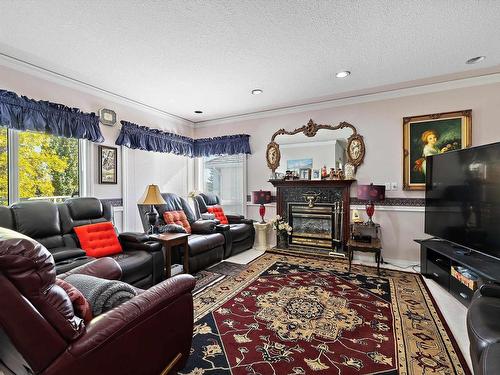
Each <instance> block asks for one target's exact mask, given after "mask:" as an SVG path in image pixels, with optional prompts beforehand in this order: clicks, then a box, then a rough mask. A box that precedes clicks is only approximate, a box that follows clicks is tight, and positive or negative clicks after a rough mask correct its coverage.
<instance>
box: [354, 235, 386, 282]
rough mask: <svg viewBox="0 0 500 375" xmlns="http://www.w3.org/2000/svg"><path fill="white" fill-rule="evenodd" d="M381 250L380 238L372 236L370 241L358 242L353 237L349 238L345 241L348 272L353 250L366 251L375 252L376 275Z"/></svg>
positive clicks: (378, 270) (378, 271) (378, 273)
mask: <svg viewBox="0 0 500 375" xmlns="http://www.w3.org/2000/svg"><path fill="white" fill-rule="evenodd" d="M381 250H382V244H381V242H380V238H372V241H371V242H359V241H355V240H353V239H349V241H348V242H347V256H348V257H349V272H351V264H352V258H353V256H354V251H362V252H365V253H366V252H368V253H375V261H376V262H377V275H380V258H381V257H382V256H381Z"/></svg>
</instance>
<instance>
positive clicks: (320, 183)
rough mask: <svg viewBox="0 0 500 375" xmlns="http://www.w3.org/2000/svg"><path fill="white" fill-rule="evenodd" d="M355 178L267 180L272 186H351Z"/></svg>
mask: <svg viewBox="0 0 500 375" xmlns="http://www.w3.org/2000/svg"><path fill="white" fill-rule="evenodd" d="M355 181H356V180H282V179H280V180H269V182H270V183H271V184H273V186H274V187H280V186H324V187H328V186H332V187H333V186H351V184H352V183H353V182H355Z"/></svg>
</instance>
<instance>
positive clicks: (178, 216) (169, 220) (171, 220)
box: [163, 210, 191, 233]
mask: <svg viewBox="0 0 500 375" xmlns="http://www.w3.org/2000/svg"><path fill="white" fill-rule="evenodd" d="M163 221H164V222H165V224H177V225H180V226H182V227H183V228H184V229H185V230H186V233H191V225H190V224H189V221H188V219H187V216H186V214H185V213H184V211H183V210H179V211H165V212H164V213H163Z"/></svg>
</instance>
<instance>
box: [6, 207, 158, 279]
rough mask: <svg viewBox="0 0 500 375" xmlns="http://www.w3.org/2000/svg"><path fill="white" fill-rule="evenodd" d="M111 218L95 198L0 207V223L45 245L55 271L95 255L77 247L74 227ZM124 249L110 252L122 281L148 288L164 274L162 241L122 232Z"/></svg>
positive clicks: (73, 266)
mask: <svg viewBox="0 0 500 375" xmlns="http://www.w3.org/2000/svg"><path fill="white" fill-rule="evenodd" d="M104 221H113V216H112V210H111V206H110V205H109V204H107V203H102V202H101V201H100V200H99V199H97V198H70V199H67V200H66V201H65V202H64V203H59V204H54V203H52V202H48V201H23V202H18V203H14V204H12V205H11V206H10V207H3V206H2V207H0V227H4V228H9V229H13V230H15V231H18V232H20V233H22V234H25V235H26V236H29V237H31V238H33V239H35V240H36V241H38V242H40V243H41V244H42V245H44V246H45V247H46V248H47V249H48V250H49V251H50V252H51V254H52V255H53V257H54V260H55V264H56V271H57V273H58V274H59V273H63V272H66V271H68V270H70V269H72V268H75V267H78V266H79V265H82V264H85V263H87V262H89V261H91V260H93V259H94V258H92V257H88V256H87V255H86V254H85V251H84V250H82V249H81V248H80V247H79V243H78V237H77V236H76V234H75V232H74V230H73V228H74V227H77V226H80V225H86V224H93V223H99V222H104ZM118 238H119V240H120V243H121V245H122V248H123V252H122V253H120V254H116V255H113V256H112V258H114V259H115V260H116V261H117V262H118V264H119V265H120V267H121V269H122V272H123V276H122V281H124V282H126V283H129V284H132V285H134V286H137V287H140V288H147V287H150V286H152V285H154V284H157V283H158V282H160V281H162V280H163V279H164V278H165V275H164V271H163V268H164V264H165V261H164V259H163V252H162V248H161V244H160V243H158V242H156V241H150V240H149V237H148V236H147V235H145V234H142V233H130V232H128V233H122V234H120V235H119V237H118Z"/></svg>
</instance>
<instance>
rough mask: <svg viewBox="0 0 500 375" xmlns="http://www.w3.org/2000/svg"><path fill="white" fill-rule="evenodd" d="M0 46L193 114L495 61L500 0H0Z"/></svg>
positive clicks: (339, 92)
mask: <svg viewBox="0 0 500 375" xmlns="http://www.w3.org/2000/svg"><path fill="white" fill-rule="evenodd" d="M0 53H2V54H5V55H8V56H11V57H15V58H17V59H21V60H23V61H26V62H29V63H31V64H35V65H37V66H39V67H42V68H45V69H49V70H51V71H55V72H57V73H60V74H63V75H65V76H68V77H71V78H73V79H76V80H79V81H83V82H85V83H87V84H91V85H94V86H97V87H99V88H101V89H105V90H108V91H111V92H113V93H115V94H119V95H122V96H125V97H127V98H130V99H133V100H135V101H138V102H141V103H144V104H147V105H149V106H152V107H155V108H157V109H160V110H162V111H165V112H168V113H171V114H175V115H177V116H180V117H183V118H186V119H189V120H191V121H193V122H199V121H204V120H209V119H216V118H222V117H227V116H232V115H237V114H244V113H251V112H256V111H262V110H267V109H272V108H279V107H285V106H290V105H296V104H304V103H311V102H315V101H318V100H325V99H329V98H336V97H342V96H347V95H353V94H355V93H367V92H376V91H379V90H382V89H383V88H388V87H391V88H394V87H406V86H410V85H414V84H416V83H418V82H424V80H425V82H433V81H439V80H443V79H445V78H446V75H450V74H451V75H453V76H452V77H458V76H470V75H477V74H479V73H484V72H485V71H488V72H491V71H500V1H496V0H491V1H489V0H467V1H466V0H427V1H425V0H415V1H408V0H394V1H389V0H386V1H382V0H378V1H375V0H374V1H368V0H367V1H354V0H345V1H340V0H339V1H333V0H332V1H326V0H325V1H313V0H308V1H292V0H288V1H285V0H274V1H272V0H256V1H241V0H227V1H221V0H212V1H208V0H199V1H194V0H183V1H144V0H143V1H132V0H103V1H97V0H94V1H92V0H90V1H84V0H80V1H76V0H73V1H68V0H45V1H27V0H14V1H11V0H0ZM478 55H486V56H487V59H486V60H485V61H484V62H482V63H481V64H477V65H466V64H465V60H467V59H468V58H470V57H474V56H478ZM478 68H481V69H482V70H481V71H477V69H478ZM343 69H348V70H350V71H352V75H351V76H350V77H349V78H347V79H343V80H340V79H335V78H334V74H335V73H336V72H337V71H340V70H343ZM448 77H451V76H448ZM0 86H1V81H0ZM254 88H261V89H263V90H264V93H263V94H261V95H251V94H250V91H251V90H252V89H254ZM195 110H202V111H203V112H204V113H203V114H201V115H195V114H194V113H193V111H195Z"/></svg>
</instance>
